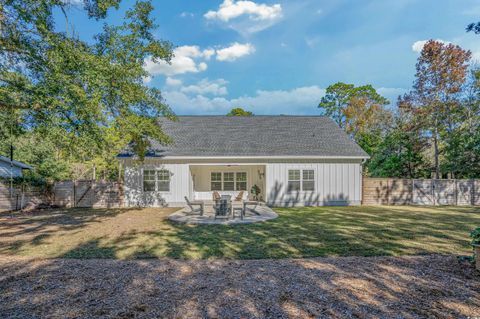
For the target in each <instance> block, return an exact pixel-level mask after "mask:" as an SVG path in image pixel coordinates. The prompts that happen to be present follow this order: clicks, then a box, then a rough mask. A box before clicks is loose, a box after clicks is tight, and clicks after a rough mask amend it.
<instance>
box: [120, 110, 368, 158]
mask: <svg viewBox="0 0 480 319" xmlns="http://www.w3.org/2000/svg"><path fill="white" fill-rule="evenodd" d="M159 122H160V125H161V127H162V130H163V131H164V132H165V133H166V134H167V135H169V136H170V137H171V138H172V140H173V144H171V145H162V144H161V143H159V142H157V141H152V148H151V152H149V154H148V156H326V157H330V156H331V157H337V156H338V157H368V155H367V153H365V151H363V150H362V149H361V148H360V146H358V145H357V144H356V143H355V142H353V141H352V140H351V139H350V138H349V137H348V136H347V134H345V132H344V131H343V130H342V129H340V128H339V127H338V126H337V124H336V123H334V122H333V121H332V120H331V119H330V118H328V117H323V116H283V115H281V116H252V117H236V116H231V117H230V116H179V117H178V121H177V122H172V121H169V120H167V119H165V118H160V119H159ZM129 155H132V154H131V152H128V151H125V152H124V153H122V154H120V156H129Z"/></svg>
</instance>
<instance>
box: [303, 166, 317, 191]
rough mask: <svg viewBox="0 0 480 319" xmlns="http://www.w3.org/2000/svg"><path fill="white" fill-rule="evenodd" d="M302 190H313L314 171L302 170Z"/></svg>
mask: <svg viewBox="0 0 480 319" xmlns="http://www.w3.org/2000/svg"><path fill="white" fill-rule="evenodd" d="M302 177H303V180H302V190H303V191H304V192H313V191H314V190H315V171H313V170H310V169H309V170H307V169H305V170H303V176H302Z"/></svg>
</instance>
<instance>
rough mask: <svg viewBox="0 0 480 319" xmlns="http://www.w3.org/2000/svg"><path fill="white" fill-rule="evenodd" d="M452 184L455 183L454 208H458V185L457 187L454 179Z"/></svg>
mask: <svg viewBox="0 0 480 319" xmlns="http://www.w3.org/2000/svg"><path fill="white" fill-rule="evenodd" d="M453 182H454V183H455V206H458V185H457V179H454V180H453Z"/></svg>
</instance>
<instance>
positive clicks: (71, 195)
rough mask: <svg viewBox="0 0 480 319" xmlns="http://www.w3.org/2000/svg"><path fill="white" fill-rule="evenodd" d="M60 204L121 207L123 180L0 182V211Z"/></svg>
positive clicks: (63, 205) (67, 205) (65, 205)
mask: <svg viewBox="0 0 480 319" xmlns="http://www.w3.org/2000/svg"><path fill="white" fill-rule="evenodd" d="M38 204H48V205H58V206H61V207H94V208H110V207H123V184H122V183H119V182H108V181H92V180H82V181H62V182H56V183H55V184H53V185H51V187H46V186H43V187H42V186H36V187H34V186H25V185H23V186H14V187H13V189H10V186H9V185H6V184H2V183H0V212H2V211H10V210H19V209H23V208H25V207H27V206H29V205H33V206H36V205H38Z"/></svg>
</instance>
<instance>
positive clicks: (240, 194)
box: [233, 191, 244, 202]
mask: <svg viewBox="0 0 480 319" xmlns="http://www.w3.org/2000/svg"><path fill="white" fill-rule="evenodd" d="M243 193H244V192H243V191H240V193H238V195H237V197H235V199H234V200H233V201H235V202H241V201H242V200H243Z"/></svg>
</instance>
